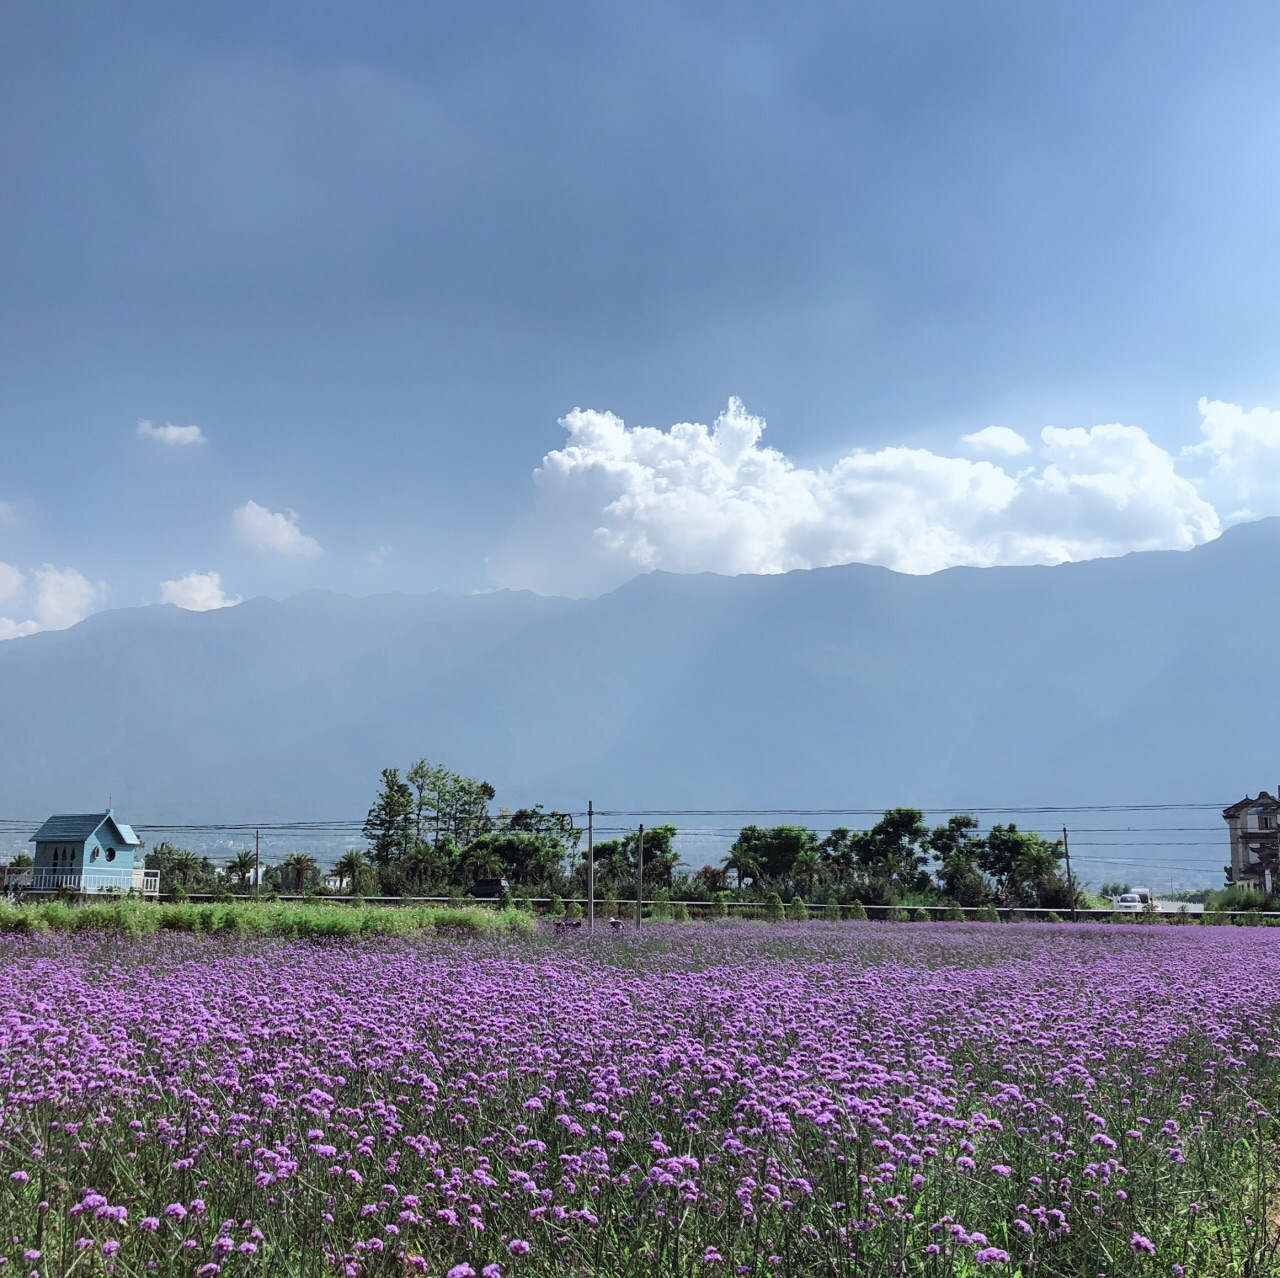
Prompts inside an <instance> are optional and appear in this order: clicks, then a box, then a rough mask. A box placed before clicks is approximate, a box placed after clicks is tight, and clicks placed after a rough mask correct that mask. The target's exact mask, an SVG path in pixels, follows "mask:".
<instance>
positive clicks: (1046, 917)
mask: <svg viewBox="0 0 1280 1278" xmlns="http://www.w3.org/2000/svg"><path fill="white" fill-rule="evenodd" d="M1036 917H1037V918H1038V919H1039V920H1040V921H1041V922H1042V923H1061V922H1062V916H1061V915H1060V914H1059V913H1058V912H1057V911H1056V910H1050V911H1049V913H1048V914H1039V915H1037V916H1036Z"/></svg>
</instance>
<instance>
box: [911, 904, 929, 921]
mask: <svg viewBox="0 0 1280 1278" xmlns="http://www.w3.org/2000/svg"><path fill="white" fill-rule="evenodd" d="M911 921H912V922H913V923H930V922H932V919H931V918H930V916H929V912H928V910H922V909H921V908H920V907H919V906H917V907H916V909H915V911H914V912H913V913H912V915H911Z"/></svg>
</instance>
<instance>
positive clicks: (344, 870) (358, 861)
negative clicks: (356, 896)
mask: <svg viewBox="0 0 1280 1278" xmlns="http://www.w3.org/2000/svg"><path fill="white" fill-rule="evenodd" d="M371 868H372V867H371V866H370V865H369V862H368V860H367V859H366V857H365V854H364V853H363V852H361V851H359V850H358V849H356V848H352V849H351V850H350V851H349V852H344V853H343V854H342V856H341V857H339V858H338V864H337V865H335V866H334V867H333V869H334V873H335V874H337V876H338V883H339V884H346V885H347V886H348V887H349V888H350V889H351V891H352V892H359V891H360V890H361V889H362V888H363V887H365V885H366V884H367V883H368V882H369V870H370V869H371Z"/></svg>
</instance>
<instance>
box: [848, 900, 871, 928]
mask: <svg viewBox="0 0 1280 1278" xmlns="http://www.w3.org/2000/svg"><path fill="white" fill-rule="evenodd" d="M849 918H850V919H851V920H852V921H853V922H855V923H865V922H866V921H867V911H866V908H865V907H864V906H863V904H862V902H861V901H854V903H853V904H852V905H851V906H849Z"/></svg>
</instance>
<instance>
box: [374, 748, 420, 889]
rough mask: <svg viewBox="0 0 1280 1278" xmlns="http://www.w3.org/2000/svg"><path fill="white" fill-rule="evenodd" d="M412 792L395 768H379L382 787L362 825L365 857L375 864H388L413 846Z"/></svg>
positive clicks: (413, 817)
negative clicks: (367, 848)
mask: <svg viewBox="0 0 1280 1278" xmlns="http://www.w3.org/2000/svg"><path fill="white" fill-rule="evenodd" d="M414 831H415V810H414V794H413V790H412V789H410V787H409V786H408V785H407V784H406V783H405V782H404V781H402V780H401V779H400V769H399V768H383V770H382V788H381V789H380V790H379V791H378V797H377V798H376V799H375V800H374V803H373V807H371V808H370V809H369V815H368V816H367V817H366V818H365V822H364V831H363V833H364V837H365V838H366V839H368V840H369V849H370V851H369V855H370V857H371V859H372V860H373V863H374V864H375V865H380V866H382V865H390V864H391V863H392V862H393V861H395V860H398V859H399V858H401V857H403V856H405V855H406V854H407V853H408V852H409V851H410V850H411V849H412V848H413V845H414V840H415V837H416V836H415V832H414Z"/></svg>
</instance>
